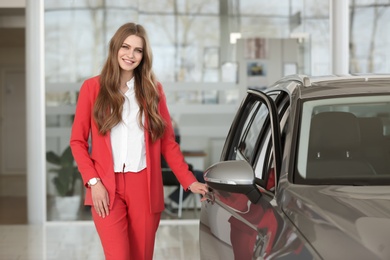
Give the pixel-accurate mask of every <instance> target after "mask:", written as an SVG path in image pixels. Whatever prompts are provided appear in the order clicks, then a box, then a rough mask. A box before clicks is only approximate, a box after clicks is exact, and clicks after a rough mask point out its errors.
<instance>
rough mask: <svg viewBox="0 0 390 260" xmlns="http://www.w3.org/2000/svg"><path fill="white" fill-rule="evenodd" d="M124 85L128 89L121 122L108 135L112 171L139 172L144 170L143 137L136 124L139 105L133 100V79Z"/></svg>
mask: <svg viewBox="0 0 390 260" xmlns="http://www.w3.org/2000/svg"><path fill="white" fill-rule="evenodd" d="M126 85H127V87H128V88H129V89H128V90H127V91H126V93H125V94H124V96H125V102H124V104H123V112H122V121H121V122H120V123H118V124H117V125H116V126H114V127H113V128H112V129H111V134H110V135H111V148H112V155H113V160H114V171H115V172H139V171H141V170H143V169H145V168H146V149H145V135H144V130H143V129H142V127H141V126H140V125H139V122H138V113H139V105H138V102H137V100H136V98H135V92H134V78H132V79H131V80H130V81H128V82H127V83H126ZM142 120H144V118H142Z"/></svg>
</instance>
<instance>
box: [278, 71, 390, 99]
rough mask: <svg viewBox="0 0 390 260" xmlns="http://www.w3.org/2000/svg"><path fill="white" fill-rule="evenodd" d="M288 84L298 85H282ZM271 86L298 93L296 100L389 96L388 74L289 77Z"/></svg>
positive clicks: (389, 76) (389, 77) (389, 79)
mask: <svg viewBox="0 0 390 260" xmlns="http://www.w3.org/2000/svg"><path fill="white" fill-rule="evenodd" d="M288 82H296V83H298V84H288V85H287V86H286V84H282V83H288ZM273 86H274V87H275V88H285V89H287V91H288V92H290V93H298V95H297V98H300V99H307V98H320V97H333V96H340V95H367V94H369V95H376V94H389V93H390V74H359V75H357V74H355V75H353V74H348V75H327V76H307V75H291V76H286V77H284V78H282V79H281V80H279V81H277V82H276V83H275V84H274V85H273ZM275 88H274V89H275ZM271 89H273V88H270V90H271Z"/></svg>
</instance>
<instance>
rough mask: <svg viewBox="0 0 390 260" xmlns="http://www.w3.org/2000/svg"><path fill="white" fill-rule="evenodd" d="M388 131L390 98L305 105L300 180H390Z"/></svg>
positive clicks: (353, 99)
mask: <svg viewBox="0 0 390 260" xmlns="http://www.w3.org/2000/svg"><path fill="white" fill-rule="evenodd" d="M389 127H390V97H389V96H374V97H347V98H334V99H325V100H313V101H307V102H305V103H304V104H303V109H302V122H301V130H300V137H299V149H298V159H297V162H298V163H297V169H298V176H299V178H300V179H301V180H305V181H306V182H309V183H320V184H321V183H323V182H326V183H334V184H365V185H369V184H380V183H381V181H383V180H388V181H390V145H389V144H390V131H389V129H390V128H389ZM322 181H323V182H322Z"/></svg>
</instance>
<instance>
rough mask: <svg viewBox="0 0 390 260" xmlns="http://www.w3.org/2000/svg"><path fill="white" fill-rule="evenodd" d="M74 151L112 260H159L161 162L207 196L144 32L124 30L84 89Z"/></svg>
mask: <svg viewBox="0 0 390 260" xmlns="http://www.w3.org/2000/svg"><path fill="white" fill-rule="evenodd" d="M89 137H91V152H90V153H89V151H90V150H89V145H88V141H89ZM70 146H71V148H72V153H73V156H74V158H75V160H76V162H77V165H78V168H79V171H80V172H81V175H82V179H83V181H84V183H85V186H86V187H87V192H86V198H85V204H86V205H92V206H93V207H92V218H93V220H94V223H95V226H96V229H97V232H98V234H99V236H100V240H101V242H102V246H103V250H104V254H105V256H106V259H115V260H120V259H123V260H128V259H137V260H138V259H152V257H153V249H154V241H155V234H156V231H157V228H158V225H159V221H160V216H161V212H162V211H163V210H164V195H163V183H162V174H161V162H160V159H161V158H160V157H161V155H163V156H164V158H165V159H166V161H167V162H168V164H169V166H170V168H171V169H172V170H173V172H174V173H175V175H176V177H177V178H178V180H179V181H180V183H181V184H182V186H183V187H184V188H185V189H186V190H191V191H192V192H194V193H198V194H202V195H205V193H206V192H207V187H206V185H205V184H202V183H199V182H197V181H196V179H195V177H194V176H193V174H192V173H191V172H190V171H189V169H188V165H187V164H186V163H185V161H184V158H183V155H182V154H181V151H180V148H179V145H178V144H177V143H176V142H175V136H174V132H173V129H172V124H171V120H170V115H169V112H168V109H167V105H166V99H165V95H164V93H163V90H162V86H161V84H160V83H158V82H157V81H156V78H155V76H154V74H153V71H152V52H151V48H150V45H149V41H148V38H147V35H146V32H145V30H144V28H143V27H142V26H141V25H138V24H134V23H127V24H124V25H122V26H121V27H120V28H119V29H118V30H117V31H116V33H115V34H114V36H113V37H112V39H111V41H110V46H109V54H108V58H107V60H106V62H105V64H104V67H103V69H102V71H101V74H100V75H99V76H96V77H93V78H90V79H87V80H86V81H85V82H84V83H83V85H82V87H81V89H80V94H79V98H78V103H77V107H76V114H75V119H74V123H73V127H72V134H71V139H70Z"/></svg>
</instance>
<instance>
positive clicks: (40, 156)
mask: <svg viewBox="0 0 390 260" xmlns="http://www.w3.org/2000/svg"><path fill="white" fill-rule="evenodd" d="M43 16H44V3H43V0H27V2H26V107H27V218H28V223H29V224H43V223H45V222H46V177H45V176H46V142H45V75H44V73H45V70H44V62H45V61H44V22H43Z"/></svg>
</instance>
